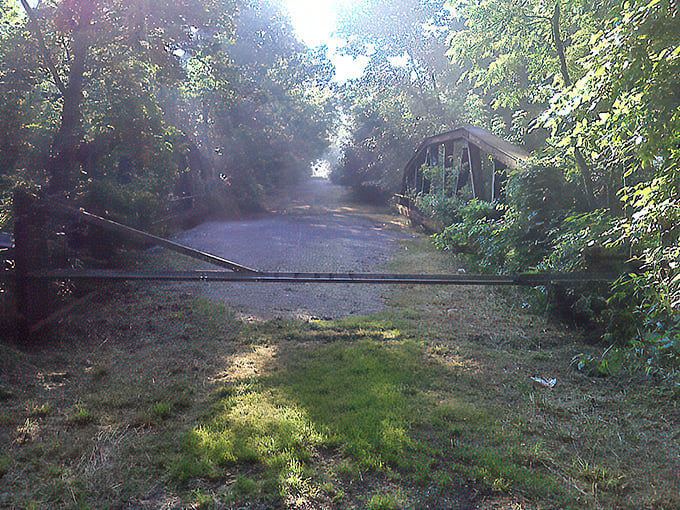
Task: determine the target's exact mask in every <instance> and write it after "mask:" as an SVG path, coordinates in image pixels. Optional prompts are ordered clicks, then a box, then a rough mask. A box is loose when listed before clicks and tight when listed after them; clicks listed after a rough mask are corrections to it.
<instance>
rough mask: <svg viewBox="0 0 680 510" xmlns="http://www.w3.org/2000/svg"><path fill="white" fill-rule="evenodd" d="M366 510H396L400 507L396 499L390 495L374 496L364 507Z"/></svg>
mask: <svg viewBox="0 0 680 510" xmlns="http://www.w3.org/2000/svg"><path fill="white" fill-rule="evenodd" d="M366 507H367V508H368V510H396V509H398V508H400V507H401V504H400V502H399V501H398V499H397V498H396V497H395V496H394V495H392V494H374V495H373V496H371V499H369V500H368V504H367V505H366Z"/></svg>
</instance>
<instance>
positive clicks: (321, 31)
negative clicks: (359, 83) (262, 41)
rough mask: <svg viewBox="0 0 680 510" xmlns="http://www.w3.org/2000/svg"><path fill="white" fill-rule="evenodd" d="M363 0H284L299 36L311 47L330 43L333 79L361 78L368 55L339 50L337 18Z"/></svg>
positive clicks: (337, 80) (340, 42)
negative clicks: (333, 71)
mask: <svg viewBox="0 0 680 510" xmlns="http://www.w3.org/2000/svg"><path fill="white" fill-rule="evenodd" d="M361 2H362V0H312V1H310V0H283V4H284V6H285V8H286V9H287V10H288V13H289V14H290V19H291V22H292V24H293V28H294V29H295V32H296V33H297V36H298V37H299V38H300V39H301V40H302V41H303V42H304V43H305V44H306V45H307V46H309V47H310V48H315V47H317V46H323V45H326V46H328V57H329V58H330V59H331V61H332V62H333V64H334V65H335V73H336V74H335V78H334V81H336V82H339V83H343V82H345V81H347V80H348V79H351V78H358V77H359V76H361V74H362V73H363V70H364V67H366V64H367V62H368V58H367V57H363V58H358V59H354V58H352V57H350V56H348V55H340V54H339V53H338V51H337V48H338V47H339V46H342V44H343V42H344V41H343V40H342V39H339V38H338V37H337V36H335V34H334V32H335V29H336V28H337V18H338V15H339V14H340V11H341V10H342V9H351V8H352V7H353V6H356V5H358V4H360V3H361Z"/></svg>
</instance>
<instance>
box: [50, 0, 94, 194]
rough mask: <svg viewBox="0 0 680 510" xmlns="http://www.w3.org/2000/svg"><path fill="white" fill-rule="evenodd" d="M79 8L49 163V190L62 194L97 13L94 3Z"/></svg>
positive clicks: (74, 142) (72, 159) (70, 171)
mask: <svg viewBox="0 0 680 510" xmlns="http://www.w3.org/2000/svg"><path fill="white" fill-rule="evenodd" d="M80 5H81V8H80V12H79V14H80V16H79V20H78V24H77V26H76V27H75V28H74V29H73V36H72V37H73V39H72V42H71V54H72V63H71V69H70V71H69V80H68V85H67V86H66V89H65V91H64V97H63V105H62V110H61V125H60V126H59V131H58V132H57V134H56V136H55V137H54V140H53V142H52V150H51V153H50V159H49V162H48V173H49V175H50V183H49V190H50V191H51V192H59V191H65V190H68V189H69V188H70V186H71V184H72V182H71V181H72V179H73V173H74V172H73V171H74V167H75V154H76V149H77V146H78V144H79V142H80V138H81V137H80V133H79V132H78V129H79V127H80V121H81V114H80V105H81V102H82V99H83V80H84V75H85V64H86V61H87V53H88V49H89V46H90V31H91V23H92V18H93V16H94V12H95V9H96V1H94V0H90V1H88V0H83V1H82V2H81V4H80Z"/></svg>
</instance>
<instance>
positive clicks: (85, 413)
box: [71, 407, 94, 425]
mask: <svg viewBox="0 0 680 510" xmlns="http://www.w3.org/2000/svg"><path fill="white" fill-rule="evenodd" d="M93 421H94V415H93V414H92V412H91V411H89V410H87V409H85V408H82V407H80V408H77V410H76V412H75V413H74V414H73V415H71V422H72V423H75V424H76V425H87V424H88V423H92V422H93Z"/></svg>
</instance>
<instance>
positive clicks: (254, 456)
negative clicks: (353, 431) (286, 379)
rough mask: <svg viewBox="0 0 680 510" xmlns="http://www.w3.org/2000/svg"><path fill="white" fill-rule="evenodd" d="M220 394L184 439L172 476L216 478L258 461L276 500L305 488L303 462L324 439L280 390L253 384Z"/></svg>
mask: <svg viewBox="0 0 680 510" xmlns="http://www.w3.org/2000/svg"><path fill="white" fill-rule="evenodd" d="M220 394H221V395H222V397H221V398H220V399H219V401H218V402H217V404H216V405H215V406H214V408H213V411H212V413H211V417H210V418H208V419H207V420H206V421H205V422H204V423H202V424H200V425H198V426H197V427H195V428H194V429H193V430H192V431H191V432H190V433H189V434H188V436H187V437H186V445H185V455H184V457H183V458H181V459H180V461H179V462H178V464H177V465H176V466H175V469H174V472H175V476H176V477H177V478H179V479H180V480H186V479H189V478H193V477H195V476H219V473H220V472H221V471H222V470H223V469H224V468H225V467H228V466H231V465H233V464H236V463H256V462H257V463H261V464H263V465H264V466H265V468H266V470H265V471H266V473H265V477H266V478H267V479H269V481H270V483H269V484H268V486H270V487H272V486H273V487H278V488H279V491H280V494H278V495H276V494H275V495H274V496H279V495H280V496H284V495H286V494H287V493H289V492H290V491H295V490H296V489H297V488H299V487H301V486H303V485H304V483H305V479H306V473H305V466H306V463H307V462H308V461H309V459H310V456H311V453H312V451H313V449H314V448H315V447H317V446H319V445H320V444H322V443H323V439H324V435H323V434H322V433H321V432H320V430H319V429H318V428H317V427H316V426H315V425H314V424H313V423H312V422H311V421H310V420H309V418H308V416H307V413H306V412H305V411H304V410H303V409H301V408H299V407H298V406H296V405H295V404H294V403H293V402H291V401H289V400H288V399H286V398H285V397H284V396H283V395H282V394H281V393H280V392H279V391H277V390H275V389H273V388H266V387H264V386H262V385H259V384H257V383H253V384H244V385H241V386H239V387H237V388H234V389H233V391H224V392H220ZM272 482H275V483H272ZM236 489H238V487H237V488H236ZM236 489H235V490H236ZM238 492H240V493H243V491H242V490H240V489H238Z"/></svg>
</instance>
